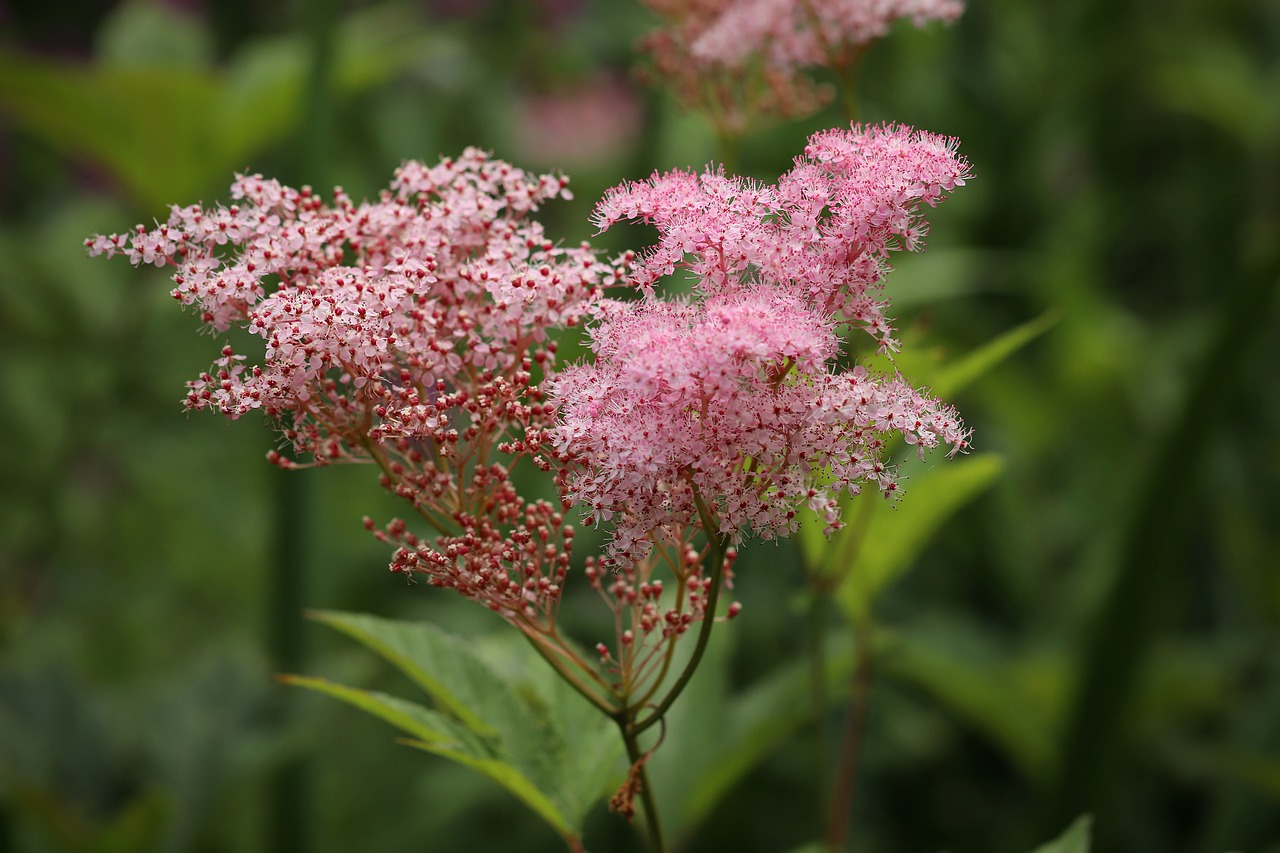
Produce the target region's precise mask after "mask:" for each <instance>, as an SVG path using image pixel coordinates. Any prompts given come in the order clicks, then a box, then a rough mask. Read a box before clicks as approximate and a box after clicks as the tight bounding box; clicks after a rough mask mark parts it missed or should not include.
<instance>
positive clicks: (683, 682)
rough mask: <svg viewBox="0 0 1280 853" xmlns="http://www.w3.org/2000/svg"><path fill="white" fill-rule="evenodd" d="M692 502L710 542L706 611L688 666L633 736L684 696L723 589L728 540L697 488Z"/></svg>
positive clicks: (711, 625)
mask: <svg viewBox="0 0 1280 853" xmlns="http://www.w3.org/2000/svg"><path fill="white" fill-rule="evenodd" d="M693 500H694V503H695V504H696V505H697V507H698V520H699V521H700V522H701V523H702V529H703V531H705V532H706V534H707V538H708V539H709V540H710V541H711V555H710V560H711V591H710V593H708V594H707V601H706V609H705V610H704V611H703V616H702V627H701V629H700V630H699V631H698V642H697V645H696V646H694V648H693V655H692V656H691V657H690V658H689V662H688V663H687V664H685V667H684V671H683V672H681V673H680V677H679V678H678V679H676V683H675V684H674V685H672V687H671V692H669V693H668V694H667V695H666V698H664V699H663V700H662V702H661V703H659V705H658V707H657V708H655V709H654V710H653V713H652V714H650V715H649V716H648V717H646V718H645V719H643V720H641V721H639V722H637V723H636V724H635V732H636V734H639V733H640V732H642V731H644V730H645V729H647V728H649V727H650V726H652V725H653V724H654V723H656V722H658V721H659V720H661V719H662V716H663V714H665V713H667V710H668V709H669V708H670V707H671V705H672V703H673V702H675V701H676V698H677V697H679V695H680V694H681V693H683V692H684V689H685V687H686V686H688V684H689V680H690V679H691V678H693V673H694V671H695V670H696V669H697V668H698V664H699V663H700V662H701V661H702V655H703V654H704V653H705V652H706V650H707V642H708V641H709V640H710V639H711V629H712V628H713V627H714V626H715V622H716V604H717V603H718V602H719V601H720V588H721V587H723V586H724V557H725V553H726V552H727V551H728V550H729V537H728V536H725V535H723V534H721V533H719V532H718V528H717V526H716V525H715V523H714V520H713V519H712V517H711V511H710V510H709V509H708V508H707V505H706V504H705V503H703V500H702V496H701V495H699V494H698V489H697V487H696V486H694V487H693Z"/></svg>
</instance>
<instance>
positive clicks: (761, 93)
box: [642, 0, 964, 136]
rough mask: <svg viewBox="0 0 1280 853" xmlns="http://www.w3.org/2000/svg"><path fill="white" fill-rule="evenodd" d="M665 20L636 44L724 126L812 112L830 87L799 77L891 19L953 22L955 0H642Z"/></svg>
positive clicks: (840, 66)
mask: <svg viewBox="0 0 1280 853" xmlns="http://www.w3.org/2000/svg"><path fill="white" fill-rule="evenodd" d="M644 2H645V5H647V6H649V7H650V8H651V9H653V10H654V11H655V12H657V13H658V14H659V15H662V16H663V17H664V18H665V19H666V23H667V25H666V26H665V27H663V28H661V29H658V30H656V31H654V32H653V33H651V34H649V35H648V36H647V37H646V38H645V40H644V41H643V42H642V48H643V49H644V50H645V52H646V53H647V54H648V55H649V57H650V59H651V61H652V67H653V71H654V73H655V75H656V76H657V77H658V78H660V79H662V80H663V81H665V82H666V83H667V85H668V86H669V87H670V88H671V89H672V91H673V92H674V93H675V94H676V96H677V97H678V98H679V99H680V100H681V101H683V102H684V103H685V104H686V105H688V106H690V107H693V108H696V109H699V110H701V111H703V112H705V113H706V114H708V115H709V116H710V117H711V119H712V121H713V123H714V124H715V125H716V126H717V128H718V129H719V130H720V132H721V133H723V134H725V135H728V136H737V135H740V134H741V133H742V132H743V131H744V130H745V129H746V128H747V126H748V125H749V124H750V123H751V121H752V120H753V119H754V117H755V116H762V115H776V116H778V117H779V118H784V119H785V118H794V117H798V116H803V115H808V114H809V113H812V112H815V111H816V110H817V109H818V108H819V107H821V106H822V104H823V103H824V102H825V101H826V100H827V99H828V98H829V95H830V93H829V92H828V91H826V90H825V89H824V88H823V87H820V86H817V85H815V84H814V82H813V81H812V80H810V79H809V78H808V77H807V76H806V75H805V73H804V72H805V69H808V68H828V69H832V70H833V71H835V72H837V73H841V72H843V71H845V70H847V69H848V68H849V67H850V66H851V65H853V64H854V63H856V62H857V61H858V59H859V58H860V57H861V56H862V54H863V53H865V51H866V50H867V48H868V47H869V46H870V45H871V44H872V43H874V42H875V41H877V40H879V39H880V38H883V37H884V36H885V35H887V34H888V32H889V28H890V26H891V25H892V24H893V23H894V22H895V21H898V20H902V19H907V20H910V21H911V22H912V23H913V24H914V25H915V26H917V27H919V26H923V25H925V24H926V23H928V22H929V21H943V22H947V23H949V22H951V21H954V20H955V19H956V18H957V17H958V16H959V15H960V13H961V12H962V11H963V9H964V4H963V3H962V2H961V0H644Z"/></svg>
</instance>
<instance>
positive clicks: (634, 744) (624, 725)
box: [614, 713, 667, 853]
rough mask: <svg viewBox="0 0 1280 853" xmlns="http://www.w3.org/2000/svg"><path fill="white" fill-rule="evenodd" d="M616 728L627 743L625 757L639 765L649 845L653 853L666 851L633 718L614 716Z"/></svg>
mask: <svg viewBox="0 0 1280 853" xmlns="http://www.w3.org/2000/svg"><path fill="white" fill-rule="evenodd" d="M614 722H616V723H617V724H618V729H619V730H620V731H621V732H622V742H623V743H625V744H626V745H627V757H628V758H630V759H631V766H632V767H636V766H639V768H640V770H639V773H640V802H641V803H642V804H643V806H644V822H645V826H646V827H647V828H648V831H649V846H650V847H652V848H653V850H654V853H667V842H666V839H665V838H664V837H663V835H662V820H661V819H660V818H659V817H658V803H657V800H655V799H654V796H653V788H652V786H651V785H650V784H649V766H648V763H647V762H643V759H644V753H643V752H641V750H640V730H639V729H638V728H636V726H635V720H634V719H631V718H630V717H629V714H627V713H624V714H621V715H619V716H615V717H614Z"/></svg>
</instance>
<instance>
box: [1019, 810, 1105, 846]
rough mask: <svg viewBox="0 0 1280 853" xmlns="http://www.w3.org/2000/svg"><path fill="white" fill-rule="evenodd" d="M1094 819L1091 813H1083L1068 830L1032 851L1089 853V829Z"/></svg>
mask: <svg viewBox="0 0 1280 853" xmlns="http://www.w3.org/2000/svg"><path fill="white" fill-rule="evenodd" d="M1092 824H1093V819H1092V818H1091V817H1089V815H1081V816H1080V817H1078V818H1076V821H1075V823H1073V824H1071V826H1069V827H1067V831H1066V832H1064V833H1063V834H1062V835H1060V836H1058V837H1057V838H1056V839H1054V840H1053V841H1050V842H1049V843H1048V844H1042V845H1040V846H1039V847H1037V848H1036V849H1035V850H1033V851H1031V853H1089V849H1090V848H1091V847H1092V845H1091V844H1090V843H1089V829H1090V827H1091V826H1092Z"/></svg>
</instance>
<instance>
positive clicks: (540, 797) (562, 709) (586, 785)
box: [291, 612, 622, 837]
mask: <svg viewBox="0 0 1280 853" xmlns="http://www.w3.org/2000/svg"><path fill="white" fill-rule="evenodd" d="M311 617H312V618H313V619H315V620H316V621H319V622H322V623H324V624H326V625H329V626H330V627H332V628H334V629H335V630H338V631H340V632H341V633H344V634H346V635H347V636H349V637H351V638H352V639H354V640H356V641H357V642H359V643H360V644H361V645H363V646H365V647H367V648H369V649H370V650H372V651H374V652H376V653H377V654H378V655H379V656H380V657H382V658H385V659H386V660H387V661H389V662H390V663H391V664H392V665H393V666H395V667H396V668H397V669H399V670H400V671H401V672H403V673H404V674H405V675H406V676H408V677H409V678H410V679H411V680H412V681H413V682H414V683H416V684H417V685H419V686H420V687H421V688H422V689H423V690H424V691H426V693H427V694H428V695H429V696H430V697H431V698H432V701H433V704H434V705H435V709H434V710H433V709H426V708H423V707H422V706H420V705H415V704H413V703H408V702H405V701H404V700H399V699H395V697H388V696H385V695H383V694H370V693H368V692H367V691H359V690H357V689H356V688H339V687H337V686H334V685H330V684H328V683H327V682H318V681H315V680H312V681H305V682H304V681H298V680H296V679H291V682H292V683H297V684H299V685H300V686H306V687H311V688H312V689H318V690H321V692H328V693H329V694H330V695H333V696H335V698H339V699H342V700H344V701H347V702H348V703H349V704H353V705H355V706H357V707H360V708H362V709H363V710H365V711H367V712H369V713H372V714H374V715H375V716H378V717H380V718H381V719H383V720H386V721H387V722H389V723H391V724H392V725H395V726H397V727H398V728H400V729H401V731H404V732H406V733H407V734H409V735H411V736H412V737H411V740H412V741H413V743H412V745H413V746H415V747H416V748H419V749H423V750H425V751H427V752H431V753H433V754H437V755H440V756H442V757H445V758H448V759H450V760H452V761H456V762H458V763H461V764H464V765H466V766H468V767H471V768H473V769H475V770H477V771H479V772H481V773H483V774H484V775H485V776H488V777H489V778H491V779H493V780H494V781H496V782H498V783H499V784H500V785H502V786H503V787H505V788H507V789H508V790H509V791H511V793H513V794H514V795H515V796H517V797H518V798H519V799H520V800H521V801H522V802H525V803H526V804H527V805H529V806H530V807H531V808H533V809H534V811H536V812H537V813H538V814H539V815H540V816H542V817H543V818H544V819H546V820H547V821H548V822H549V823H551V824H552V825H553V826H554V827H555V828H556V831H557V832H561V834H565V833H566V832H568V833H570V834H572V835H573V836H574V837H576V836H577V835H579V834H580V833H581V829H582V824H583V822H584V821H585V818H586V815H587V812H589V811H590V809H591V808H592V806H594V805H595V804H596V803H597V802H599V800H600V799H601V798H602V797H604V796H606V795H607V794H609V793H610V792H611V787H610V786H611V784H613V783H616V780H617V778H618V777H619V775H620V770H619V767H618V757H619V756H620V755H621V752H622V743H621V739H620V738H619V737H618V736H617V733H616V731H614V729H613V728H612V727H611V725H610V723H609V721H608V720H607V718H606V717H605V716H604V715H602V714H600V713H599V711H598V710H597V709H595V708H594V707H593V706H592V705H591V704H590V703H588V702H587V701H586V700H585V699H584V698H583V697H582V696H580V695H578V693H577V692H575V691H574V689H573V688H572V687H571V686H569V685H568V684H567V683H566V682H564V681H563V680H562V679H561V678H560V677H559V676H558V675H557V674H556V673H555V672H554V671H553V670H552V669H551V668H550V667H549V666H547V664H546V662H545V661H543V660H542V659H541V658H539V657H538V656H537V655H536V654H535V653H534V651H533V650H532V649H530V648H529V647H528V646H527V645H526V644H524V643H522V642H520V641H519V638H517V637H515V636H512V637H507V638H481V639H480V640H472V639H466V640H464V639H462V638H460V637H456V636H453V635H451V634H449V633H447V632H445V631H443V630H441V629H440V628H438V627H436V626H434V625H431V624H429V623H421V622H403V621H396V620H391V619H382V618H379V617H375V616H368V615H363V614H352V613H336V612H319V613H312V614H311ZM566 837H568V836H566Z"/></svg>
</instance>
